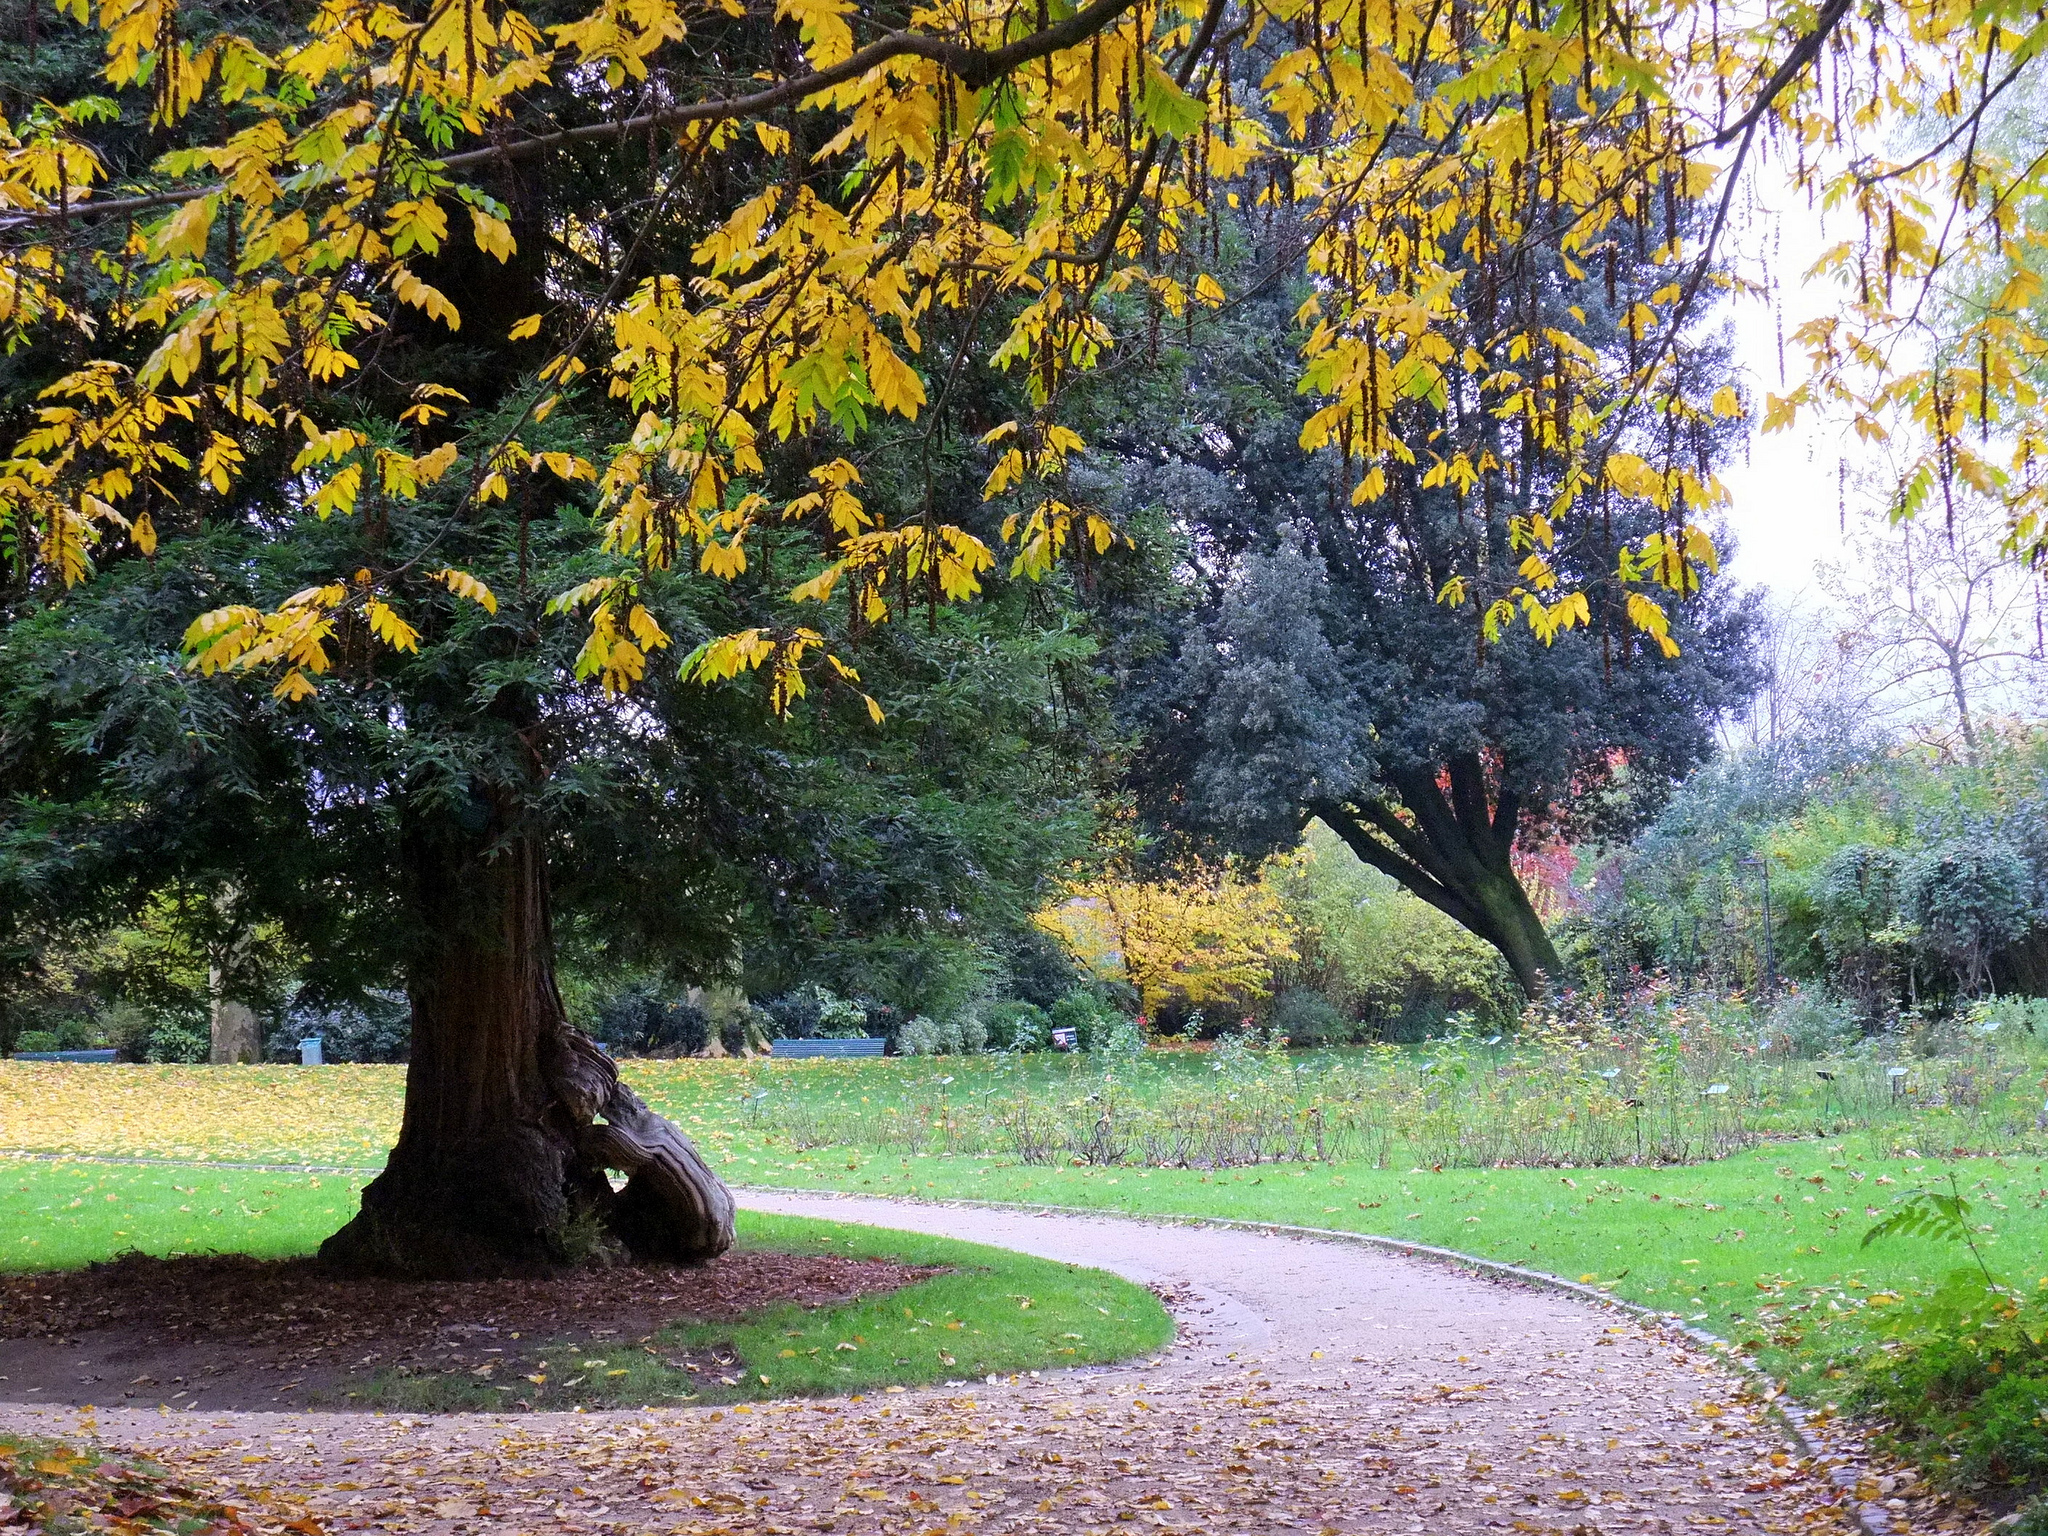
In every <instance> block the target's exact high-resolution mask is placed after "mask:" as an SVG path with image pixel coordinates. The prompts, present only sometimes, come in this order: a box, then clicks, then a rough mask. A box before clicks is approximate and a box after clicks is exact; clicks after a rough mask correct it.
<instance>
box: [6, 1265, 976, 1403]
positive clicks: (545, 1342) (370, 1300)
mask: <svg viewBox="0 0 2048 1536" xmlns="http://www.w3.org/2000/svg"><path fill="white" fill-rule="evenodd" d="M942 1272H943V1271H942V1270H940V1269H937V1268H933V1267H930V1266H919V1265H907V1264H899V1263H894V1262H891V1261H888V1260H883V1259H863V1258H854V1257H851V1256H844V1255H836V1254H813V1253H794V1254H792V1253H778V1252H771V1251H766V1250H757V1249H739V1250H735V1251H733V1252H731V1253H728V1254H725V1255H723V1256H721V1257H720V1258H719V1259H717V1260H716V1261H714V1262H713V1263H710V1264H707V1265H704V1266H702V1267H698V1268H683V1267H678V1266H670V1265H637V1266H616V1267H611V1268H603V1269H586V1270H576V1271H569V1272H566V1273H563V1274H558V1275H549V1276H542V1277H533V1278H524V1279H504V1280H476V1281H453V1282H436V1283H433V1284H420V1283H412V1282H406V1281H397V1280H372V1279H355V1278H350V1279H343V1278H340V1277H338V1276H335V1275H333V1274H331V1273H328V1272H327V1271H325V1270H323V1269H322V1268H321V1267H320V1265H319V1264H318V1262H317V1261H315V1260H311V1259H286V1260H261V1259H252V1258H248V1257H245V1256H241V1255H226V1254H223V1255H211V1256H203V1257H201V1256H193V1257H180V1258H173V1259H157V1258H150V1257H147V1256H145V1255H142V1254H128V1255H125V1256H123V1257H122V1258H119V1259H116V1260H114V1261H112V1262H110V1263H105V1264H95V1265H92V1266H90V1267H88V1268H85V1269H78V1270H61V1271H55V1272H49V1273H43V1274H28V1275H14V1274H0V1381H4V1382H5V1385H6V1388H7V1389H8V1390H6V1391H5V1394H4V1395H6V1396H9V1397H21V1396H26V1395H29V1394H31V1393H34V1394H36V1395H42V1396H44V1397H45V1400H47V1401H70V1402H73V1403H87V1402H98V1403H102V1404H104V1403H108V1402H113V1401H120V1400H127V1399H140V1400H141V1401H142V1402H144V1403H151V1402H157V1403H162V1402H172V1403H173V1406H181V1407H182V1406H188V1401H187V1400H193V1401H199V1402H203V1403H204V1405H205V1406H207V1407H211V1408H220V1409H270V1408H277V1407H280V1406H294V1405H308V1404H316V1403H328V1404H335V1405H342V1406H346V1405H347V1404H348V1403H349V1401H350V1395H351V1393H352V1392H356V1391H358V1389H363V1388H365V1387H367V1386H368V1385H369V1384H371V1383H373V1382H375V1381H378V1380H380V1379H385V1378H390V1377H393V1376H397V1377H405V1378H415V1379H416V1378H421V1377H435V1376H438V1377H442V1378H447V1379H448V1380H450V1381H460V1382H461V1383H462V1384H463V1385H464V1386H465V1387H468V1388H470V1389H472V1393H471V1395H472V1396H474V1392H475V1389H485V1390H490V1391H494V1392H498V1393H500V1394H502V1395H503V1396H505V1397H506V1398H507V1402H506V1406H508V1407H509V1406H513V1404H514V1403H516V1402H518V1401H519V1400H521V1399H524V1400H525V1401H526V1402H527V1403H528V1404H529V1405H530V1404H531V1403H533V1401H534V1400H536V1399H539V1400H543V1401H544V1400H545V1397H544V1394H543V1393H542V1392H540V1391H539V1390H537V1389H536V1387H535V1385H534V1384H533V1383H532V1381H531V1378H532V1377H533V1376H534V1375H536V1374H545V1371H546V1364H545V1362H546V1360H547V1359H548V1358H549V1357H550V1356H552V1355H556V1354H559V1353H560V1350H559V1348H558V1346H559V1345H560V1344H562V1343H563V1342H565V1341H571V1340H573V1341H577V1342H579V1343H580V1344H582V1345H583V1346H584V1349H583V1352H584V1353H589V1352H590V1351H591V1350H593V1349H595V1350H603V1351H611V1350H616V1349H625V1350H628V1351H636V1350H643V1349H653V1347H654V1344H655V1335H656V1334H657V1332H658V1331H659V1330H661V1329H663V1328H665V1327H666V1326H667V1325H668V1324H670V1323H672V1322H677V1321H683V1320H687V1321H691V1322H727V1321H737V1320H739V1319H742V1318H745V1317H748V1316H751V1315H753V1314H756V1313H759V1312H761V1311H762V1310H763V1309H765V1308H769V1307H772V1306H775V1305H777V1304H779V1303H784V1302H789V1303H795V1304H796V1305H799V1306H803V1307H820V1306H829V1305H836V1304H839V1303H843V1302H847V1301H851V1300H853V1299H855V1298H857V1297H860V1296H864V1295H872V1294H874V1293H876V1292H880V1291H893V1290H897V1289H900V1288H901V1287H903V1286H906V1285H910V1284H914V1283H915V1282H917V1281H919V1280H924V1279H927V1278H929V1277H931V1276H932V1275H935V1274H939V1273H942ZM657 1353H660V1354H661V1356H662V1358H663V1361H664V1363H666V1364H670V1365H672V1366H673V1368H674V1369H675V1370H676V1371H678V1372H681V1373H682V1374H683V1377H684V1378H685V1379H684V1380H683V1381H682V1383H681V1385H682V1386H683V1389H684V1390H685V1391H687V1390H688V1389H689V1382H688V1377H689V1376H690V1374H691V1373H693V1372H695V1373H698V1374H702V1375H704V1376H705V1377H707V1379H710V1380H713V1381H715V1380H716V1379H717V1373H718V1372H719V1371H722V1370H723V1371H730V1370H731V1369H732V1368H734V1367H735V1366H736V1365H737V1357H733V1358H732V1359H727V1358H725V1357H723V1356H722V1355H720V1354H719V1353H718V1352H717V1351H716V1350H715V1349H714V1350H702V1351H686V1352H684V1354H683V1355H681V1356H674V1357H672V1352H668V1351H657ZM373 1395H374V1394H373ZM485 1401H488V1399H485ZM554 1401H555V1402H556V1403H558V1404H561V1405H563V1406H566V1405H567V1404H566V1403H564V1402H563V1399H562V1397H561V1381H560V1380H559V1379H558V1380H557V1382H556V1385H555V1393H554Z"/></svg>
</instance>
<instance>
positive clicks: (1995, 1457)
mask: <svg viewBox="0 0 2048 1536" xmlns="http://www.w3.org/2000/svg"><path fill="white" fill-rule="evenodd" d="M1935 1219H1936V1220H1937V1224H1938V1223H1939V1221H1940V1220H1942V1219H1945V1218H1940V1217H1937V1218H1935ZM1849 1401H1850V1403H1851V1404H1852V1405H1853V1406H1855V1407H1857V1408H1859V1409H1864V1410H1868V1411H1874V1412H1877V1413H1881V1414H1882V1415H1884V1417H1885V1419H1886V1420H1887V1421H1888V1423H1889V1426H1890V1427H1889V1428H1888V1429H1887V1431H1886V1435H1887V1438H1889V1439H1892V1440H1893V1441H1895V1442H1896V1443H1897V1444H1898V1446H1899V1448H1900V1449H1901V1450H1903V1451H1904V1452H1906V1453H1907V1454H1908V1455H1910V1456H1911V1457H1912V1458H1913V1459H1914V1460H1915V1461H1917V1462H1919V1463H1920V1464H1921V1465H1922V1466H1925V1467H1927V1468H1928V1469H1929V1471H1930V1472H1931V1473H1932V1475H1933V1477H1934V1479H1935V1481H1936V1482H1937V1483H1938V1484H1939V1485H1941V1486H1943V1487H1946V1488H1951V1489H1956V1490H1961V1491H1966V1492H1971V1493H1976V1494H1979V1495H1988V1496H1990V1497H1993V1498H1998V1499H2011V1498H2015V1497H2024V1496H2028V1495H2032V1494H2036V1493H2040V1492H2042V1491H2043V1490H2048V1422H2044V1418H2043V1413H2044V1410H2048V1308H2044V1307H2043V1305H2042V1304H2041V1303H2040V1302H2038V1301H2036V1300H2034V1299H2032V1298H2029V1297H2023V1296H2020V1295H2017V1294H2016V1293H2014V1292H2012V1291H2010V1290H2007V1289H2004V1288H2002V1287H1998V1286H1994V1285H1991V1284H1989V1283H1988V1282H1987V1281H1986V1279H1985V1277H1984V1276H1983V1275H1982V1274H1981V1273H1980V1272H1979V1271H1977V1270H1975V1269H1965V1270H1958V1271H1956V1272H1955V1273H1953V1274H1952V1275H1950V1276H1949V1278H1948V1280H1947V1282H1946V1283H1945V1284H1944V1285H1943V1286H1942V1287H1941V1289H1940V1290H1939V1291H1937V1292H1936V1293H1935V1294H1934V1295H1933V1296H1932V1297H1929V1298H1927V1299H1926V1300H1925V1301H1923V1302H1921V1303H1920V1304H1919V1305H1917V1306H1912V1307H1907V1308H1902V1309H1901V1314H1900V1316H1899V1317H1897V1318H1896V1319H1895V1320H1894V1322H1893V1324H1892V1328H1891V1336H1890V1337H1889V1338H1887V1339H1886V1340H1885V1341H1884V1342H1883V1343H1882V1345H1881V1346H1880V1348H1879V1350H1878V1351H1877V1352H1876V1353H1875V1354H1874V1355H1873V1356H1872V1357H1870V1358H1868V1359H1866V1360H1865V1361H1864V1362H1863V1363H1862V1364H1860V1365H1859V1366H1858V1367H1857V1368H1856V1369H1855V1371H1854V1374H1853V1381H1852V1386H1851V1391H1850V1397H1849Z"/></svg>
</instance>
